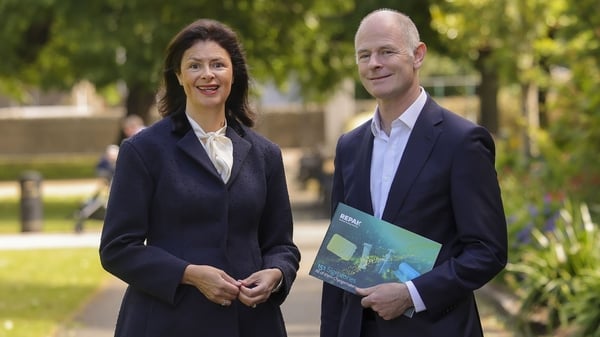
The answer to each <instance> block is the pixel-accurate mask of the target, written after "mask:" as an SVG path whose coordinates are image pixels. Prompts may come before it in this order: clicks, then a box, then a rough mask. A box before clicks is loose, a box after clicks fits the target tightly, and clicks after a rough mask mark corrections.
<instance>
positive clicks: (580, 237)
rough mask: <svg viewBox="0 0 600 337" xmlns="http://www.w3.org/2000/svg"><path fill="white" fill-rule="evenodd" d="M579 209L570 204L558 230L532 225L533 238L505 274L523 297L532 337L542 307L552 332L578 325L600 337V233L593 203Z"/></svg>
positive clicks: (522, 316)
mask: <svg viewBox="0 0 600 337" xmlns="http://www.w3.org/2000/svg"><path fill="white" fill-rule="evenodd" d="M576 208H577V207H576V206H575V205H573V204H571V203H566V204H565V206H564V207H563V208H562V209H561V210H560V212H559V217H558V218H557V219H556V221H555V223H554V226H555V227H554V228H553V229H552V230H547V231H545V232H544V231H542V230H540V229H538V228H532V229H531V235H532V237H533V242H532V243H531V245H530V246H527V248H526V249H525V248H524V249H523V250H522V254H521V255H520V256H519V258H518V259H517V260H516V261H515V262H512V263H509V265H508V266H507V273H506V274H505V275H504V277H505V279H506V280H507V281H508V284H509V285H510V286H511V288H512V289H513V290H515V292H516V294H517V295H518V296H519V298H520V299H521V301H522V302H521V308H520V315H519V317H520V319H521V323H522V324H521V327H522V328H523V330H524V331H523V332H524V333H526V334H528V335H531V331H530V330H528V327H529V325H528V323H529V320H530V319H531V318H532V316H533V314H535V313H539V312H540V311H542V312H545V318H546V321H545V323H546V324H547V329H548V332H551V331H552V330H554V329H556V328H558V327H566V326H569V325H572V324H574V325H576V328H577V330H578V331H581V333H582V334H581V336H591V335H590V334H589V333H588V332H589V331H594V333H596V334H595V335H593V336H600V334H598V322H599V321H600V306H599V303H598V302H599V300H598V297H597V294H598V288H599V287H600V286H599V285H600V274H599V273H598V272H597V271H596V269H597V267H598V265H600V253H599V252H600V250H598V247H596V245H597V243H598V242H600V231H599V230H598V227H597V225H595V224H594V223H592V221H591V217H590V214H589V211H588V209H587V206H585V205H582V206H580V207H579V209H578V210H577V209H576ZM567 303H568V305H566V304H567Z"/></svg>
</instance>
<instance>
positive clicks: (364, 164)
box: [347, 122, 374, 214]
mask: <svg viewBox="0 0 600 337" xmlns="http://www.w3.org/2000/svg"><path fill="white" fill-rule="evenodd" d="M370 125H371V124H370V122H368V124H367V127H365V128H364V129H363V132H362V134H361V135H360V136H359V137H361V140H360V142H359V146H358V148H356V149H351V151H352V152H354V153H349V154H347V155H348V156H351V157H354V158H356V159H355V160H354V164H355V165H356V169H355V171H356V173H355V179H353V182H354V184H352V185H351V186H349V188H348V191H347V195H348V198H349V200H348V202H347V203H348V204H349V205H351V206H354V207H357V208H359V209H361V210H363V211H365V212H367V213H369V214H373V203H372V202H371V178H370V177H371V157H372V156H373V139H374V137H373V133H372V132H371V127H370ZM359 177H360V178H359ZM350 198H351V199H350Z"/></svg>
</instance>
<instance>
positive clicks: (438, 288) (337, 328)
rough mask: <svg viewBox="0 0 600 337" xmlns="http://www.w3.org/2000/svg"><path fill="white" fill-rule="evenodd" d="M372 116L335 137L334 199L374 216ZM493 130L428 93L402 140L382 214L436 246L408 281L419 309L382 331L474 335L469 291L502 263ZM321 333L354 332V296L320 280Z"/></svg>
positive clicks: (435, 336)
mask: <svg viewBox="0 0 600 337" xmlns="http://www.w3.org/2000/svg"><path fill="white" fill-rule="evenodd" d="M370 125H371V121H368V122H366V123H365V124H363V125H361V126H359V127H357V128H356V129H354V130H352V131H350V132H349V133H347V134H344V135H342V136H341V137H340V139H339V141H338V145H337V148H336V157H335V172H334V181H333V188H332V190H333V192H332V207H335V206H336V205H337V203H338V202H343V203H345V204H348V205H350V206H352V207H355V208H358V209H360V210H363V211H365V212H367V213H370V214H373V208H372V203H371V194H370V169H371V155H372V149H373V139H374V137H373V134H372V133H371V127H370ZM494 158H495V146H494V142H493V139H492V137H491V135H490V134H489V133H488V132H487V131H486V130H485V129H484V128H482V127H480V126H477V125H475V124H474V123H472V122H469V121H468V120H466V119H464V118H462V117H460V116H458V115H456V114H454V113H452V112H450V111H448V110H446V109H443V108H442V107H440V106H439V105H438V104H436V103H435V102H434V101H433V100H432V99H431V98H430V97H428V99H427V103H426V104H425V106H424V108H423V110H422V111H421V113H420V115H419V117H418V119H417V121H416V124H415V126H414V128H413V130H412V133H411V135H410V137H409V139H408V143H407V145H406V149H405V152H404V154H403V157H402V160H401V162H400V164H399V166H398V169H397V173H396V176H395V178H394V180H393V183H392V186H391V189H390V192H389V197H388V199H387V203H386V206H385V209H384V212H383V216H382V218H383V219H384V220H386V221H388V222H391V223H393V224H396V225H398V226H400V227H403V228H406V229H408V230H410V231H413V232H415V233H418V234H420V235H423V236H425V237H427V238H430V239H432V240H435V241H437V242H439V243H441V244H442V249H441V252H440V254H439V256H438V259H437V261H436V263H435V266H434V268H433V270H432V271H430V272H428V273H425V274H423V275H421V276H419V277H417V278H415V279H414V280H413V283H414V285H415V287H416V288H417V290H418V291H419V294H420V295H421V297H422V299H423V302H424V303H425V306H426V308H427V310H425V311H423V312H420V313H415V315H414V316H413V317H412V318H407V317H405V316H401V317H398V318H396V319H393V320H389V321H385V320H383V319H381V318H380V317H378V316H377V317H376V323H377V326H378V330H379V336H381V337H388V336H389V337H392V336H394V337H396V336H409V337H439V336H453V337H457V336H464V337H467V336H482V331H481V324H480V321H479V314H478V312H477V307H476V303H475V299H474V293H473V291H474V290H475V289H478V288H480V287H481V286H483V285H484V284H485V283H486V282H488V281H489V280H490V279H492V278H493V277H494V276H495V275H496V274H498V273H499V272H500V271H501V270H502V269H503V268H504V266H505V265H506V260H507V233H506V221H505V215H504V210H503V206H502V200H501V195H500V188H499V185H498V181H497V176H496V171H495V166H494V160H495V159H494ZM322 296H323V300H322V312H321V337H358V336H359V334H360V328H361V321H362V311H363V309H362V307H361V305H360V297H359V296H356V295H353V294H351V293H349V292H345V291H343V290H340V289H339V288H336V287H334V286H331V285H329V284H324V285H323V294H322Z"/></svg>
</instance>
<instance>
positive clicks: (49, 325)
mask: <svg viewBox="0 0 600 337" xmlns="http://www.w3.org/2000/svg"><path fill="white" fill-rule="evenodd" d="M108 279H109V275H108V274H107V273H106V272H105V271H104V270H103V269H102V267H101V265H100V261H99V257H98V249H97V248H81V249H42V250H27V251H21V250H19V251H2V252H1V254H0V337H12V336H15V337H21V336H23V337H25V336H27V337H45V336H51V335H52V334H53V332H54V331H55V329H56V328H57V327H58V325H59V324H61V323H64V322H65V321H67V320H68V319H69V318H71V316H72V315H73V313H74V312H76V311H77V310H78V309H79V308H81V306H82V305H83V304H84V303H85V302H87V300H88V299H89V298H90V297H91V296H92V295H93V294H94V293H95V292H96V290H97V289H98V288H99V287H100V285H101V284H102V283H104V282H106V281H107V280H108Z"/></svg>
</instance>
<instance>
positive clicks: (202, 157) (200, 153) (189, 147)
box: [177, 128, 221, 179]
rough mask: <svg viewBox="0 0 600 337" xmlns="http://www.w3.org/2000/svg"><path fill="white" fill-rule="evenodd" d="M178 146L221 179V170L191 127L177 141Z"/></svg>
mask: <svg viewBox="0 0 600 337" xmlns="http://www.w3.org/2000/svg"><path fill="white" fill-rule="evenodd" d="M177 146H178V147H179V148H180V149H181V150H182V151H183V152H184V153H186V154H187V155H188V156H190V157H191V158H192V159H193V160H194V161H195V162H197V163H198V164H200V166H201V167H202V168H203V169H204V170H206V171H207V172H209V173H211V174H213V175H214V176H216V177H218V178H219V179H221V176H220V175H219V172H217V169H216V168H215V167H214V165H213V163H212V162H211V161H210V158H209V157H208V154H207V153H206V151H205V150H204V148H203V147H202V144H200V140H199V139H198V137H196V134H195V133H194V131H193V130H192V129H191V128H190V129H189V130H188V131H187V132H186V133H185V134H184V135H183V137H182V138H181V139H180V140H179V142H177Z"/></svg>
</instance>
